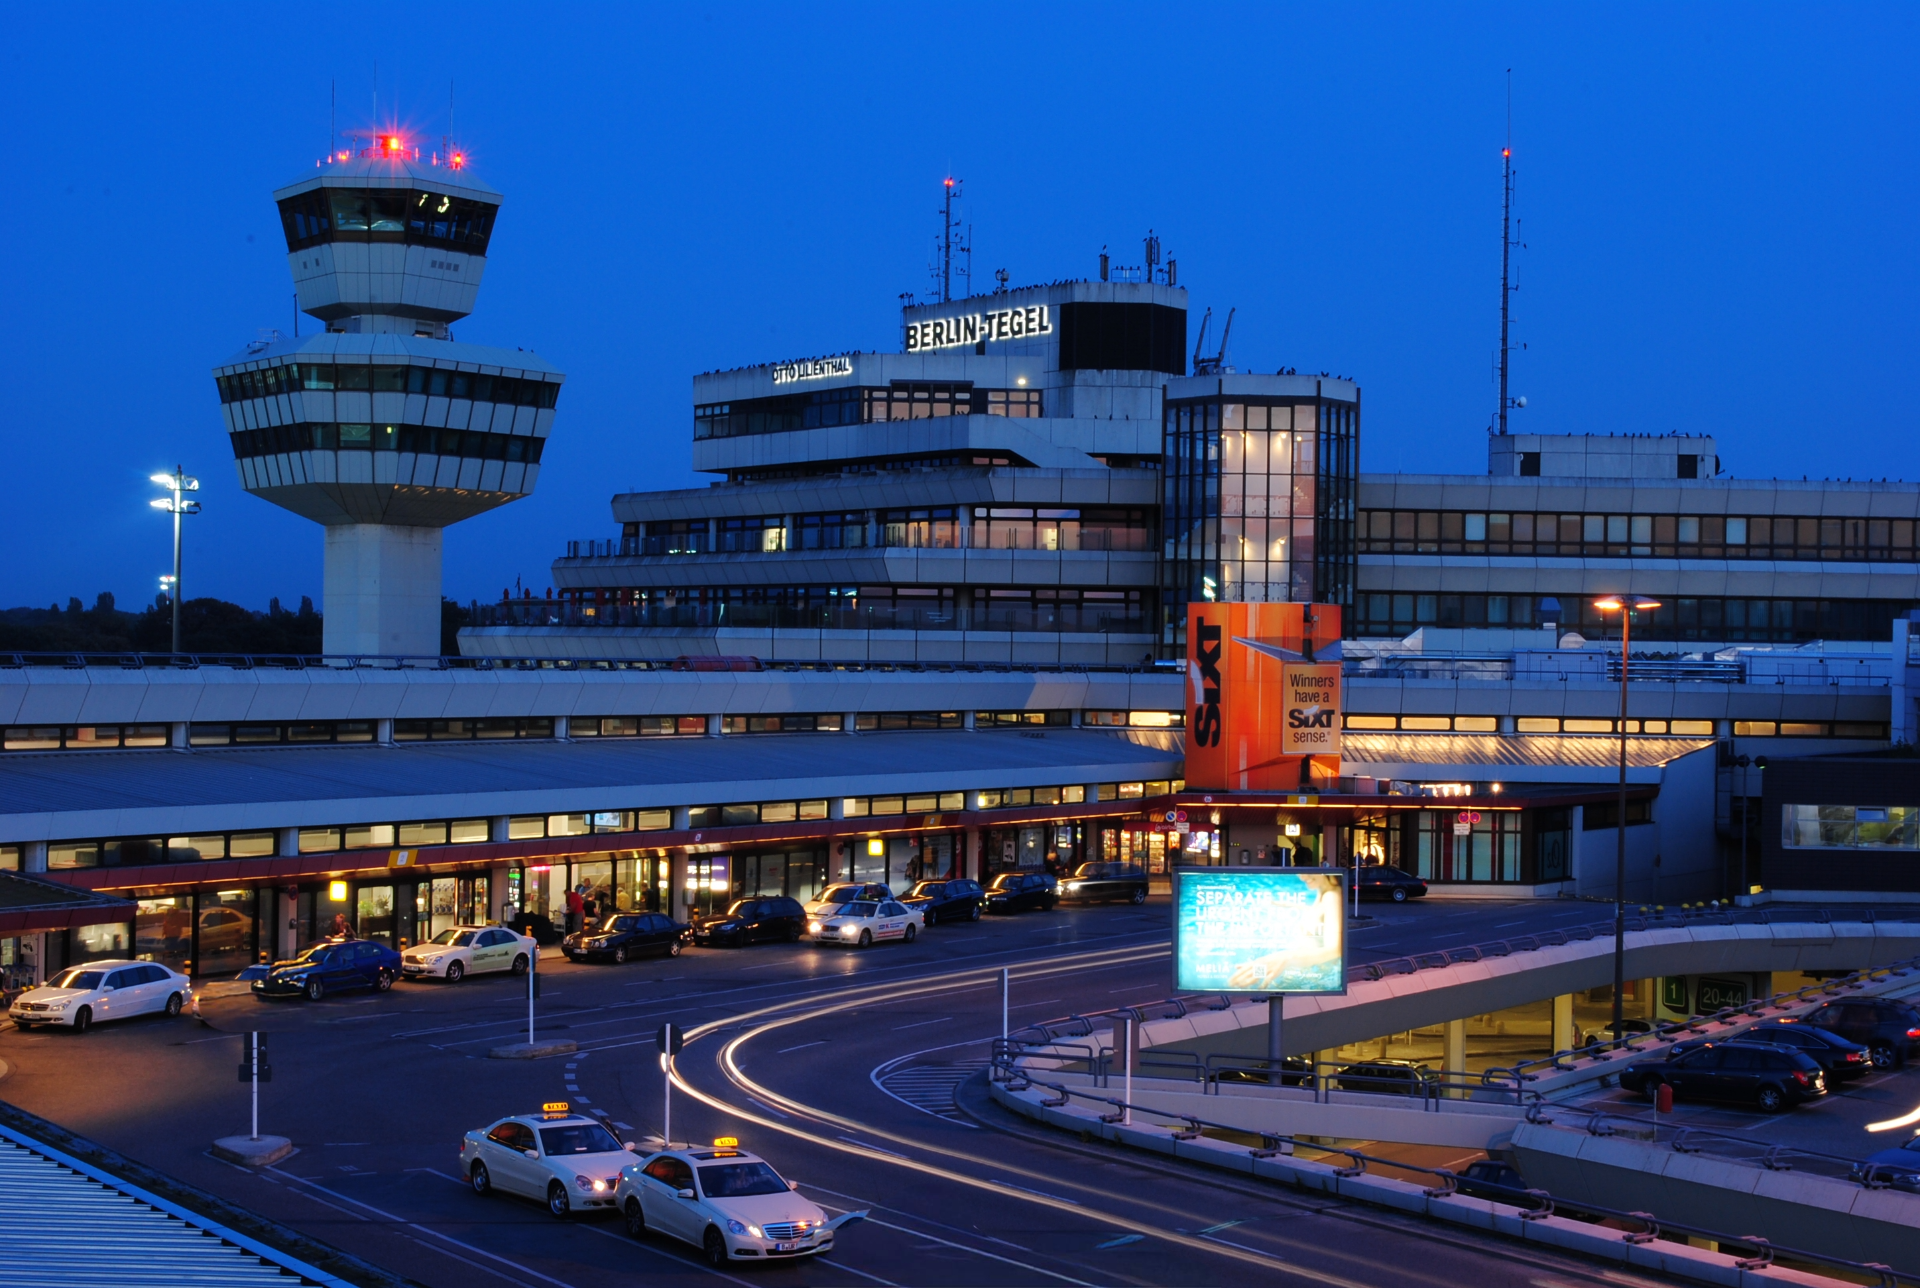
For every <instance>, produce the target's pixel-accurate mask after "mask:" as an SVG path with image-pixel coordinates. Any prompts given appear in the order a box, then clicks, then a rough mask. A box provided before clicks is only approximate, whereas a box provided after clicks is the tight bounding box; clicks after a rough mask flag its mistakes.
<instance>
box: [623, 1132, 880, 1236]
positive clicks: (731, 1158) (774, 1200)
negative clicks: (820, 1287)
mask: <svg viewBox="0 0 1920 1288" xmlns="http://www.w3.org/2000/svg"><path fill="white" fill-rule="evenodd" d="M796 1188H797V1187H796V1186H795V1184H794V1183H793V1182H790V1181H784V1180H782V1179H781V1178H780V1174H779V1173H778V1172H776V1171H774V1170H773V1168H771V1167H769V1166H768V1165H767V1164H766V1162H765V1161H764V1160H762V1159H759V1158H756V1157H754V1156H753V1155H752V1154H749V1153H747V1152H746V1151H745V1150H743V1149H741V1148H739V1142H738V1141H736V1140H735V1139H734V1138H733V1137H731V1136H723V1137H721V1138H720V1139H719V1140H716V1141H715V1142H714V1143H713V1148H711V1149H693V1148H688V1149H667V1150H662V1151H660V1152H659V1153H657V1154H653V1155H650V1156H649V1157H648V1158H647V1160H646V1161H645V1162H642V1163H634V1164H631V1165H630V1166H628V1167H627V1168H626V1169H625V1170H623V1171H622V1172H621V1173H620V1193H619V1201H620V1212H621V1215H622V1216H624V1217H625V1218H626V1221H627V1233H628V1234H631V1235H632V1236H633V1237H634V1238H636V1239H638V1238H644V1237H645V1236H646V1235H647V1234H648V1233H649V1232H655V1231H657V1232H658V1233H660V1234H669V1235H672V1236H673V1237H674V1238H676V1239H681V1240H684V1241H685V1242H687V1243H691V1244H692V1245H693V1246H694V1247H696V1248H699V1249H700V1250H701V1251H702V1252H704V1253H705V1254H706V1256H707V1262H708V1264H710V1265H714V1266H724V1265H726V1264H727V1262H729V1261H736V1260H738V1261H777V1260H783V1259H787V1258H791V1257H810V1256H813V1255H815V1254H817V1253H821V1252H830V1251H832V1250H833V1235H834V1231H836V1230H839V1229H841V1228H843V1227H845V1226H848V1225H852V1224H853V1223H854V1222H856V1221H860V1220H863V1219H864V1218H865V1217H866V1215H867V1214H866V1213H865V1212H848V1213H846V1214H844V1215H842V1216H837V1217H834V1218H833V1219H832V1220H828V1219H827V1214H826V1213H825V1212H824V1211H822V1210H821V1209H820V1208H819V1207H818V1206H816V1205H815V1204H813V1203H811V1202H809V1201H808V1200H806V1199H804V1198H801V1197H800V1196H799V1195H798V1194H796V1193H794V1190H795V1189H796Z"/></svg>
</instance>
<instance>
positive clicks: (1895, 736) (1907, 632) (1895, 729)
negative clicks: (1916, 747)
mask: <svg viewBox="0 0 1920 1288" xmlns="http://www.w3.org/2000/svg"><path fill="white" fill-rule="evenodd" d="M1912 631H1913V623H1912V622H1911V621H1910V620H1908V619H1907V618H1905V617H1902V618H1898V619H1897V620H1895V622H1894V623H1893V689H1892V695H1891V696H1892V715H1893V721H1892V725H1891V728H1890V733H1891V737H1892V742H1893V745H1894V746H1896V747H1898V746H1901V745H1902V744H1905V743H1911V742H1912V741H1913V725H1914V720H1913V699H1912V697H1911V695H1910V694H1909V692H1908V690H1907V654H1908V649H1909V645H1908V640H1909V639H1910V638H1911V635H1912Z"/></svg>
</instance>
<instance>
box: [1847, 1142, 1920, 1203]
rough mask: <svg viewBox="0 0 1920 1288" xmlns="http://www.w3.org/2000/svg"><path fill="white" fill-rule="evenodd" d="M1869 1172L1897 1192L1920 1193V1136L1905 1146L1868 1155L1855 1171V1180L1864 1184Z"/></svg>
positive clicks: (1897, 1146)
mask: <svg viewBox="0 0 1920 1288" xmlns="http://www.w3.org/2000/svg"><path fill="white" fill-rule="evenodd" d="M1869 1171H1871V1172H1872V1173H1873V1179H1875V1180H1878V1181H1883V1182H1885V1183H1886V1184H1888V1185H1891V1186H1892V1187H1893V1188H1894V1189H1896V1190H1906V1191H1907V1192H1909V1193H1914V1192H1916V1191H1920V1136H1914V1137H1912V1138H1911V1139H1909V1140H1908V1141H1907V1142H1906V1143H1905V1144H1904V1145H1896V1146H1894V1147H1893V1148H1892V1149H1883V1150H1880V1151H1878V1152H1877V1153H1873V1154H1868V1155H1867V1156H1866V1158H1864V1159H1862V1160H1861V1161H1860V1163H1859V1165H1858V1166H1856V1167H1855V1168H1854V1169H1853V1179H1854V1180H1856V1181H1863V1182H1864V1181H1865V1180H1866V1179H1867V1174H1868V1172H1869Z"/></svg>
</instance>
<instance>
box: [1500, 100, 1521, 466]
mask: <svg viewBox="0 0 1920 1288" xmlns="http://www.w3.org/2000/svg"><path fill="white" fill-rule="evenodd" d="M1500 167H1501V171H1502V176H1501V191H1502V194H1503V195H1502V198H1501V202H1500V407H1499V410H1498V412H1497V413H1496V416H1495V428H1496V430H1497V431H1498V432H1499V433H1501V434H1505V433H1506V432H1507V411H1508V409H1510V408H1512V407H1513V406H1514V405H1515V404H1514V403H1513V401H1512V400H1511V399H1509V398H1508V397H1507V368H1508V364H1509V362H1510V360H1511V358H1512V356H1513V344H1512V342H1511V340H1510V339H1509V335H1510V330H1511V326H1512V321H1513V308H1512V306H1513V293H1514V292H1515V291H1517V290H1519V289H1520V288H1519V287H1517V286H1515V285H1514V284H1513V275H1512V269H1513V248H1514V247H1515V246H1517V245H1519V242H1518V241H1517V240H1516V239H1515V237H1514V232H1515V229H1516V224H1515V222H1514V218H1513V68H1511V67H1509V68H1507V145H1506V146H1505V147H1504V148H1501V149H1500ZM1520 405H1522V406H1524V405H1525V404H1520Z"/></svg>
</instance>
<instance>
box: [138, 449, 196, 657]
mask: <svg viewBox="0 0 1920 1288" xmlns="http://www.w3.org/2000/svg"><path fill="white" fill-rule="evenodd" d="M152 477H153V481H154V482H155V483H158V484H159V485H160V486H161V487H163V488H165V489H167V495H166V496H161V497H155V498H154V499H153V500H152V501H150V502H149V503H148V504H150V505H152V506H153V508H154V509H156V510H166V511H167V512H169V513H170V514H172V515H173V576H172V577H171V578H170V579H168V582H167V588H168V598H169V599H171V600H172V601H173V651H174V653H175V654H176V655H177V654H178V653H179V652H180V516H181V515H183V514H198V513H200V503H199V502H198V501H192V500H188V499H187V496H186V494H187V493H188V492H198V491H199V490H200V480H199V479H197V478H193V477H190V476H189V475H188V474H187V473H186V472H185V471H184V470H183V469H182V468H181V467H180V466H178V465H176V466H174V467H173V473H171V474H155V475H153V476H152Z"/></svg>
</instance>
